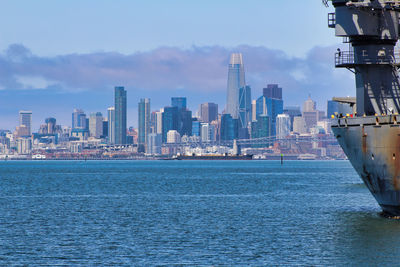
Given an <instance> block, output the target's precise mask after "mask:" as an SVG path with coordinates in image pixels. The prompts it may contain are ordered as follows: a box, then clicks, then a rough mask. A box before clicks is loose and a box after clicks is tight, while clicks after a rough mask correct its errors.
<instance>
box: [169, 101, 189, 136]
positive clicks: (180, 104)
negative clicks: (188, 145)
mask: <svg viewBox="0 0 400 267" xmlns="http://www.w3.org/2000/svg"><path fill="white" fill-rule="evenodd" d="M171 106H172V107H176V108H177V109H178V132H179V134H180V135H181V136H184V135H187V136H190V135H191V133H192V112H191V111H190V110H188V109H187V101H186V97H172V98H171Z"/></svg>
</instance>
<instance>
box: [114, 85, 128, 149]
mask: <svg viewBox="0 0 400 267" xmlns="http://www.w3.org/2000/svg"><path fill="white" fill-rule="evenodd" d="M126 102H127V97H126V90H125V88H124V87H122V86H117V87H115V105H114V107H115V144H117V145H124V144H126V130H127V127H126V120H127V111H126Z"/></svg>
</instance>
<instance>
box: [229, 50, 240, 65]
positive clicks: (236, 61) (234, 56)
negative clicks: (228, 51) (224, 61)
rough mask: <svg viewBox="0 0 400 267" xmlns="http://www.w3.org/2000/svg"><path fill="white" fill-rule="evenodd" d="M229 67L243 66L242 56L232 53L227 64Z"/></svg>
mask: <svg viewBox="0 0 400 267" xmlns="http://www.w3.org/2000/svg"><path fill="white" fill-rule="evenodd" d="M229 64H231V65H243V56H242V54H241V53H233V54H232V55H231V60H230V62H229Z"/></svg>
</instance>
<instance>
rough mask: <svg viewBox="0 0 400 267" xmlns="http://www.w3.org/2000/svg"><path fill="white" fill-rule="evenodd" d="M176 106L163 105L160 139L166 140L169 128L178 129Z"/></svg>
mask: <svg viewBox="0 0 400 267" xmlns="http://www.w3.org/2000/svg"><path fill="white" fill-rule="evenodd" d="M178 119H179V117H178V108H177V107H165V108H164V112H163V113H162V141H163V143H165V142H167V133H168V132H169V131H170V130H178Z"/></svg>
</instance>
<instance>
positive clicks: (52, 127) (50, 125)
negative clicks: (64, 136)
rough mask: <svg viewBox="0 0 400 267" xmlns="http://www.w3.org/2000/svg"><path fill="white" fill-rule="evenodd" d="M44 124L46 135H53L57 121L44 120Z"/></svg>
mask: <svg viewBox="0 0 400 267" xmlns="http://www.w3.org/2000/svg"><path fill="white" fill-rule="evenodd" d="M45 123H46V128H47V131H46V134H55V133H56V125H57V120H56V119H55V118H47V119H46V120H45Z"/></svg>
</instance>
